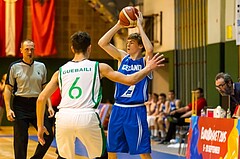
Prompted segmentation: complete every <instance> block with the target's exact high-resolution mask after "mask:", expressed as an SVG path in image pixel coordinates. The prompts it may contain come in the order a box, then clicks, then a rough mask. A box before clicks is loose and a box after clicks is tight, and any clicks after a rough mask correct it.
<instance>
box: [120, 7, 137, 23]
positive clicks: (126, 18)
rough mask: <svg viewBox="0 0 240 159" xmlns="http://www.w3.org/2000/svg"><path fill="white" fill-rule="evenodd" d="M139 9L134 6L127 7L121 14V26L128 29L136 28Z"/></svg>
mask: <svg viewBox="0 0 240 159" xmlns="http://www.w3.org/2000/svg"><path fill="white" fill-rule="evenodd" d="M135 14H136V15H137V16H138V9H137V8H135V7H132V6H128V7H125V8H123V9H122V10H121V12H120V13H119V20H120V24H121V25H123V26H125V27H128V28H134V27H136V25H137V17H136V16H135Z"/></svg>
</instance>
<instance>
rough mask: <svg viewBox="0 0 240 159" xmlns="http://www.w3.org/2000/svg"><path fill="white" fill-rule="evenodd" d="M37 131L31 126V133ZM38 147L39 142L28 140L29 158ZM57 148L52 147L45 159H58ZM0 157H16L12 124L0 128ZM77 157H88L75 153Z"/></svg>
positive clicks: (6, 158)
mask: <svg viewBox="0 0 240 159" xmlns="http://www.w3.org/2000/svg"><path fill="white" fill-rule="evenodd" d="M36 134H37V131H36V130H35V129H34V128H33V127H30V128H29V135H36ZM36 147H37V142H36V141H33V140H30V139H29V141H28V150H27V152H28V154H27V158H30V157H31V156H32V155H33V153H34V151H35V149H36ZM55 150H56V148H54V147H50V148H49V149H48V152H47V153H46V155H45V156H44V159H56V158H57V154H56V153H55ZM0 158H1V159H14V150H13V127H12V126H1V130H0ZM75 158H76V159H87V158H86V157H83V156H78V155H75Z"/></svg>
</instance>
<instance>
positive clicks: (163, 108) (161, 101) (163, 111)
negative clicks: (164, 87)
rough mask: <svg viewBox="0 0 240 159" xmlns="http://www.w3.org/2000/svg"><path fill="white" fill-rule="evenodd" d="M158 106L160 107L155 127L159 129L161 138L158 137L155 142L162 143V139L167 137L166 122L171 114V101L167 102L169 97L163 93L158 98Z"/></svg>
mask: <svg viewBox="0 0 240 159" xmlns="http://www.w3.org/2000/svg"><path fill="white" fill-rule="evenodd" d="M158 105H159V112H158V114H157V116H156V120H155V127H156V128H157V131H158V132H159V134H160V136H158V138H157V139H155V141H160V138H165V137H166V130H165V128H166V126H165V124H164V120H165V118H166V116H167V114H169V112H170V104H169V101H167V96H166V94H165V93H161V94H160V95H159V98H158Z"/></svg>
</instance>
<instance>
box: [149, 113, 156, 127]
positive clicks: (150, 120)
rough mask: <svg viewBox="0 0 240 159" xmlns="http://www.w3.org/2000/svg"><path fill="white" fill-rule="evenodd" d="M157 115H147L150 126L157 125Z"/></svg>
mask: <svg viewBox="0 0 240 159" xmlns="http://www.w3.org/2000/svg"><path fill="white" fill-rule="evenodd" d="M155 119H156V117H155V116H152V115H149V116H147V122H148V126H149V127H150V126H154V125H155Z"/></svg>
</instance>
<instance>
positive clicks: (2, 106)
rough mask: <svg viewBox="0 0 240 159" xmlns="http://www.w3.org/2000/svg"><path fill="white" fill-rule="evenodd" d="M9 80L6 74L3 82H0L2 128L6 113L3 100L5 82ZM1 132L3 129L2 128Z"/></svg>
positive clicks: (0, 122) (0, 123)
mask: <svg viewBox="0 0 240 159" xmlns="http://www.w3.org/2000/svg"><path fill="white" fill-rule="evenodd" d="M6 78H7V74H6V73H5V74H4V75H3V76H2V80H1V81H0V126H1V125H2V119H3V113H4V99H3V91H4V88H5V81H6ZM0 130H1V127H0Z"/></svg>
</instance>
